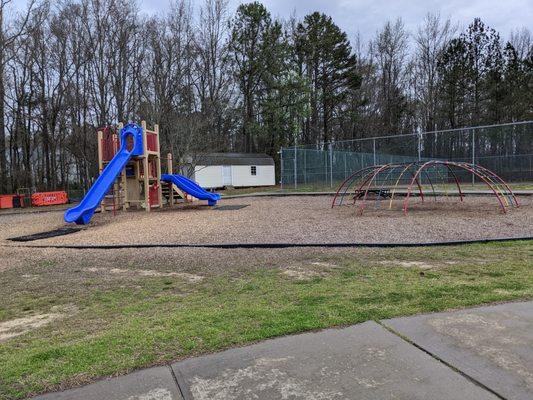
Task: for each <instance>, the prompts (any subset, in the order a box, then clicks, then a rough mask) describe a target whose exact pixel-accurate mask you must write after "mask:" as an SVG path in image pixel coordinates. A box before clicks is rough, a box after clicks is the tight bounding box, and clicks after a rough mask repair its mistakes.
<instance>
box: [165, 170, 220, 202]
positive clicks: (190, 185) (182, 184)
mask: <svg viewBox="0 0 533 400" xmlns="http://www.w3.org/2000/svg"><path fill="white" fill-rule="evenodd" d="M161 181H162V182H169V183H173V184H174V185H176V186H177V187H178V188H179V189H181V190H183V191H184V192H185V193H187V194H190V195H191V196H193V197H196V198H197V199H200V200H207V204H209V205H210V206H214V205H216V204H217V201H218V200H220V195H219V194H218V193H211V192H208V191H207V190H205V189H204V188H203V187H201V186H200V185H198V184H197V183H196V182H194V181H193V180H190V179H189V178H186V177H184V176H183V175H177V174H176V175H170V174H162V175H161Z"/></svg>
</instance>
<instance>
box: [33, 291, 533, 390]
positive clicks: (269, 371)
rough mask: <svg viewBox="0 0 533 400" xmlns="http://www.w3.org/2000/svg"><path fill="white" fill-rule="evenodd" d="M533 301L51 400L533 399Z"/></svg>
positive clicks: (284, 347)
mask: <svg viewBox="0 0 533 400" xmlns="http://www.w3.org/2000/svg"><path fill="white" fill-rule="evenodd" d="M531 371H533V301H529V302H516V303H506V304H499V305H492V306H485V307H477V308H472V309H465V310H459V311H452V312H444V313H436V314H426V315H419V316H413V317H404V318H396V319H392V320H385V321H380V322H373V321H368V322H365V323H362V324H358V325H354V326H350V327H346V328H341V329H327V330H323V331H319V332H312V333H304V334H300V335H294V336H287V337H282V338H278V339H272V340H268V341H265V342H261V343H258V344H254V345H251V346H246V347H242V348H236V349H230V350H227V351H224V352H221V353H217V354H212V355H207V356H203V357H197V358H192V359H187V360H184V361H180V362H177V363H174V364H169V365H165V366H158V367H154V368H150V369H146V370H141V371H137V372H134V373H132V374H129V375H125V376H122V377H118V378H112V379H109V380H104V381H100V382H97V383H95V384H92V385H89V386H86V387H82V388H78V389H73V390H68V391H65V392H60V393H51V394H48V395H44V396H39V397H37V398H36V399H39V400H48V399H58V400H71V399H76V400H88V399H108V400H141V399H143V400H148V399H150V400H151V399H154V400H155V399H158V400H191V399H193V400H203V399H219V400H225V399H227V400H230V399H231V400H237V399H242V400H245V399H251V398H254V399H259V400H263V399H264V400H270V399H281V398H287V399H289V398H290V399H311V400H313V399H314V400H320V399H332V400H335V399H339V400H340V399H354V398H358V399H390V398H402V399H435V400H437V399H438V400H446V399H450V400H452V399H454V400H455V399H470V400H474V399H480V400H481V399H484V400H487V399H489V400H490V399H509V400H511V399H514V400H522V399H523V400H525V399H531V398H533V375H532V373H531Z"/></svg>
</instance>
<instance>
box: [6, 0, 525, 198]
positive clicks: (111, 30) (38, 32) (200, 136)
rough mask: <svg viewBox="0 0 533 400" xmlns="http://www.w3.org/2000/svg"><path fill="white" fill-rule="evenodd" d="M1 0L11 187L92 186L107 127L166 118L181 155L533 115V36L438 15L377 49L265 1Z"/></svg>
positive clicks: (387, 26)
mask: <svg viewBox="0 0 533 400" xmlns="http://www.w3.org/2000/svg"><path fill="white" fill-rule="evenodd" d="M8 10H9V0H1V3H0V78H1V80H0V97H1V100H0V104H1V108H0V193H5V192H9V191H12V190H15V189H17V188H20V187H30V188H36V189H39V190H45V189H56V188H68V187H70V188H74V187H79V188H86V187H88V186H89V185H90V183H91V182H92V180H93V179H94V177H95V176H96V175H97V174H98V166H97V151H96V148H97V143H96V129H97V128H98V127H102V126H106V125H110V124H115V123H117V122H119V121H129V120H132V121H139V120H142V119H144V120H147V121H148V123H149V124H152V123H158V124H159V126H160V133H161V146H162V150H163V152H166V151H171V152H173V154H174V157H175V159H177V160H183V158H184V156H185V155H195V154H199V153H202V152H208V151H221V152H224V151H238V152H264V153H267V154H270V155H272V156H273V157H274V158H275V159H276V160H277V159H278V151H279V148H280V147H281V146H288V145H294V144H313V143H316V144H318V143H321V142H328V141H337V140H343V139H355V138H362V137H370V136H378V135H386V134H399V135H400V134H405V133H413V132H420V131H431V130H435V129H445V128H456V127H461V126H474V125H480V124H493V123H500V122H511V121H519V120H527V119H532V118H533V90H532V88H533V40H532V36H531V32H530V31H528V30H527V29H525V28H522V29H517V30H516V31H515V32H514V33H513V34H512V35H511V36H510V37H509V38H507V40H503V39H502V38H501V37H500V35H499V34H498V32H496V31H495V30H494V29H492V28H490V27H488V26H487V25H485V24H484V23H483V22H482V21H481V20H480V19H475V20H474V21H473V22H472V23H471V24H470V25H469V26H468V28H467V29H466V30H465V31H461V30H459V29H458V28H457V26H456V25H455V24H454V23H453V22H452V21H450V20H446V19H443V18H441V17H440V16H439V15H436V14H434V15H433V14H429V15H427V16H426V18H425V19H424V20H423V21H421V22H420V25H419V27H418V29H417V30H416V32H407V30H406V28H405V26H404V24H403V22H402V21H401V20H396V21H388V22H385V23H384V25H383V27H382V28H381V29H380V30H379V31H378V32H376V34H375V36H374V37H373V38H372V39H371V40H370V41H369V42H368V43H363V41H362V40H361V39H360V37H354V38H351V40H350V38H348V35H347V34H346V32H343V31H342V29H340V28H339V26H337V25H336V24H335V22H334V21H333V20H332V18H331V17H329V16H327V15H325V14H323V13H320V12H314V13H311V14H309V15H306V16H305V17H303V18H302V19H297V18H295V17H290V18H287V19H279V18H274V17H272V15H271V13H270V12H269V11H268V9H267V8H266V7H265V6H264V5H262V4H261V3H259V2H252V3H247V4H241V5H240V6H239V7H238V8H237V10H236V11H235V12H234V13H231V12H230V10H229V8H228V3H227V1H226V0H202V3H201V4H196V3H191V2H189V1H187V0H175V1H173V2H172V3H171V5H170V9H169V11H168V12H166V13H165V14H164V15H157V16H146V15H143V14H142V13H141V12H140V10H139V8H138V7H137V5H136V2H135V1H133V0H65V1H62V2H60V3H56V2H51V1H46V0H44V1H30V2H29V4H28V8H27V11H26V12H23V13H21V14H19V15H13V14H11V16H10V17H8Z"/></svg>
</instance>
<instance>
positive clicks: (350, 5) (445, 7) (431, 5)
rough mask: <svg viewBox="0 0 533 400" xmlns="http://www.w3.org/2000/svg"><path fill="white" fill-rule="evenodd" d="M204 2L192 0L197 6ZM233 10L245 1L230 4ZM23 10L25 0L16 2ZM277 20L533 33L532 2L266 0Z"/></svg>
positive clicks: (370, 31) (160, 5)
mask: <svg viewBox="0 0 533 400" xmlns="http://www.w3.org/2000/svg"><path fill="white" fill-rule="evenodd" d="M201 1H202V0H193V3H194V4H195V5H196V6H198V5H199V4H200V3H201ZM229 1H230V7H231V9H232V11H233V10H235V9H236V8H237V6H238V5H239V4H240V3H242V2H243V1H239V0H229ZM13 3H14V5H15V6H17V7H24V5H25V4H26V0H14V2H13ZM262 3H263V4H265V6H267V8H268V9H269V10H270V11H271V13H272V14H273V15H274V16H278V17H283V18H287V17H288V16H290V15H291V14H292V13H296V16H298V17H303V16H304V15H306V14H308V13H310V12H313V11H320V12H323V13H326V14H328V15H331V16H332V17H333V19H334V21H335V22H336V23H337V24H338V25H339V26H340V27H341V28H342V29H344V30H345V31H346V32H347V33H348V35H349V36H350V38H353V37H354V36H355V35H356V34H357V33H358V32H359V33H360V35H361V38H362V39H363V40H368V39H370V38H371V37H373V36H374V34H375V32H376V31H377V30H378V29H380V28H381V27H382V26H383V24H384V23H385V22H386V21H387V20H395V19H396V18H398V17H400V18H402V20H403V21H404V23H405V26H406V28H407V29H408V30H409V31H410V32H411V33H414V32H416V28H417V26H418V25H419V24H420V23H421V21H422V20H423V19H424V16H425V15H426V14H427V13H428V12H432V13H434V12H439V13H440V15H441V16H442V17H444V18H448V17H449V18H451V19H452V21H454V22H456V23H458V24H459V27H460V28H461V29H464V28H465V27H466V26H467V25H468V24H469V23H470V22H471V21H472V20H473V19H474V18H475V17H480V18H481V19H482V20H483V21H484V22H485V23H486V24H487V25H489V26H491V27H492V28H494V29H496V30H497V31H498V32H500V33H501V35H502V37H503V38H504V39H505V38H507V37H508V36H509V35H510V33H511V32H512V31H513V30H515V29H519V28H522V27H526V28H529V29H533V0H507V1H504V0H447V1H442V0H263V1H262ZM138 4H139V7H140V9H141V10H142V11H143V12H145V13H148V14H160V13H161V12H163V11H164V10H165V9H168V7H169V0H144V1H141V0H138Z"/></svg>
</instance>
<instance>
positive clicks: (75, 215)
mask: <svg viewBox="0 0 533 400" xmlns="http://www.w3.org/2000/svg"><path fill="white" fill-rule="evenodd" d="M130 135H131V136H133V143H134V144H133V148H132V149H131V150H128V145H127V142H128V141H127V137H128V136H130ZM142 138H143V136H142V128H141V127H140V126H138V125H135V124H128V125H126V126H125V127H124V128H122V130H121V131H120V142H121V143H122V145H121V146H120V149H119V151H118V152H117V154H115V156H114V157H113V159H112V160H111V161H110V162H109V164H107V166H106V167H105V168H104V170H103V171H102V174H101V175H100V176H99V177H98V179H97V180H96V182H95V183H94V185H92V186H91V188H90V189H89V191H88V192H87V194H86V195H85V197H84V198H83V199H82V201H81V202H80V204H78V205H77V206H76V207H73V208H70V209H68V210H67V211H66V212H65V216H64V218H65V221H66V222H75V223H76V224H79V225H80V224H88V223H89V221H90V220H91V217H92V216H93V214H94V211H95V210H96V208H97V207H98V206H99V205H100V203H101V202H102V199H103V198H104V196H105V194H106V193H107V192H108V190H109V188H110V187H111V185H112V184H113V182H115V179H117V176H118V175H120V173H121V172H122V169H123V168H124V167H125V166H126V164H127V163H128V160H129V159H130V158H131V157H133V156H140V155H142V154H143V142H142Z"/></svg>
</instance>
